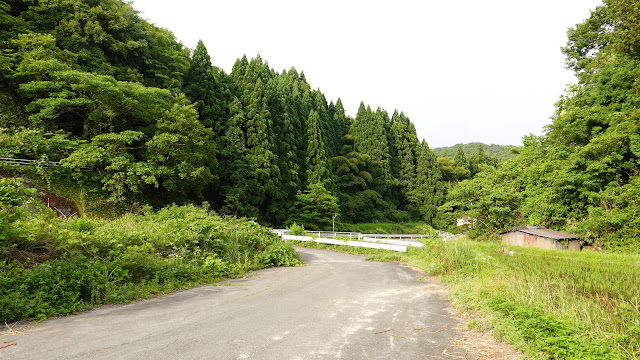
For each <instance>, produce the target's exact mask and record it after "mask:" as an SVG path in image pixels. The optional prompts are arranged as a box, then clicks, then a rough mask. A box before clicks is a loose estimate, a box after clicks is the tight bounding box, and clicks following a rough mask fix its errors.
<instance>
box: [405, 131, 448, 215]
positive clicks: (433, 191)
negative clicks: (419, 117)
mask: <svg viewBox="0 0 640 360" xmlns="http://www.w3.org/2000/svg"><path fill="white" fill-rule="evenodd" d="M413 182H414V189H413V190H412V191H411V192H410V193H409V201H410V202H411V204H412V205H413V211H415V212H416V213H418V216H420V217H421V218H422V219H424V220H425V221H426V222H427V223H429V224H433V219H434V218H435V216H436V213H437V210H438V206H439V205H441V204H442V201H443V198H444V188H443V186H442V175H441V173H440V169H439V167H438V163H437V160H436V157H435V154H434V153H433V152H432V151H431V149H429V145H427V142H426V141H424V140H423V142H422V144H420V152H419V154H418V163H417V173H416V176H415V178H414V179H413Z"/></svg>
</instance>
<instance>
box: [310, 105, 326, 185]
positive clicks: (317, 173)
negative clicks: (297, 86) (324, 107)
mask: <svg viewBox="0 0 640 360" xmlns="http://www.w3.org/2000/svg"><path fill="white" fill-rule="evenodd" d="M320 126H321V125H320V115H319V114H318V113H317V112H315V111H314V110H311V113H309V120H308V122H307V164H309V168H308V170H307V181H308V182H309V184H313V183H317V182H321V183H324V184H326V183H327V182H328V181H329V180H330V174H329V171H328V169H327V156H326V152H325V150H324V141H323V139H322V130H321V127H320Z"/></svg>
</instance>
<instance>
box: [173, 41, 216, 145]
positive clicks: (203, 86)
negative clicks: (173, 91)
mask: <svg viewBox="0 0 640 360" xmlns="http://www.w3.org/2000/svg"><path fill="white" fill-rule="evenodd" d="M216 87H217V86H216V79H215V76H214V69H213V65H212V64H211V57H210V56H209V53H208V52H207V48H206V47H205V46H204V43H203V42H202V40H199V41H198V45H197V46H196V48H195V50H194V51H193V56H192V57H191V63H190V64H189V69H187V72H186V73H185V75H184V88H183V90H184V93H185V95H187V97H188V98H189V100H191V102H193V103H194V104H196V107H197V109H198V115H199V117H200V122H202V124H204V126H207V127H210V128H213V130H214V132H215V133H216V134H219V135H222V134H223V133H224V132H223V123H224V122H225V121H226V119H225V116H226V112H225V111H224V108H225V104H224V103H223V102H222V101H221V100H220V99H218V97H217V94H216Z"/></svg>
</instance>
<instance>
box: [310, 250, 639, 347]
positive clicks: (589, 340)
mask: <svg viewBox="0 0 640 360" xmlns="http://www.w3.org/2000/svg"><path fill="white" fill-rule="evenodd" d="M302 245H303V246H304V245H305V244H302ZM323 247H325V248H333V249H339V248H338V247H332V246H323ZM342 248H344V247H342ZM340 251H344V249H340ZM351 251H352V252H356V253H369V254H370V256H369V259H370V260H374V261H404V262H407V263H409V264H411V265H413V266H416V267H418V268H420V269H422V270H424V271H425V272H426V273H428V274H431V275H439V276H440V278H441V279H442V280H443V282H445V283H447V284H448V285H449V287H450V290H451V292H450V295H451V299H452V301H453V303H454V305H456V307H458V308H459V309H461V310H462V311H471V312H473V313H476V314H480V315H482V317H481V318H480V319H476V320H473V321H471V322H470V323H469V324H468V325H469V326H470V327H475V328H478V329H480V330H486V331H492V332H493V335H494V336H496V337H498V338H500V339H504V340H505V341H507V342H509V343H511V344H512V345H513V346H514V347H515V348H517V349H519V350H522V351H523V352H524V353H525V355H527V356H528V357H530V358H535V359H638V358H640V289H639V285H638V279H640V256H637V255H622V254H608V253H595V252H590V251H583V252H581V253H576V252H568V251H567V252H561V251H545V250H538V249H525V248H519V247H503V246H502V245H500V244H496V243H486V242H474V241H469V240H458V241H451V242H443V241H441V240H439V239H431V240H429V241H428V242H427V246H426V247H424V248H412V249H409V251H408V252H407V253H394V252H386V251H376V252H375V253H374V252H368V251H366V250H357V251H353V250H351ZM509 251H513V253H512V255H510V254H509Z"/></svg>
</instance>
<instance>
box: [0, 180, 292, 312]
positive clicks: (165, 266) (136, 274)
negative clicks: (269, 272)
mask: <svg viewBox="0 0 640 360" xmlns="http://www.w3.org/2000/svg"><path fill="white" fill-rule="evenodd" d="M0 201H2V203H1V206H2V215H0V230H1V231H0V240H2V246H1V247H0V323H4V322H12V321H17V320H21V319H29V318H36V319H42V318H46V317H50V316H56V315H66V314H71V313H75V312H77V311H81V310H85V309H88V308H91V307H92V306H95V305H100V304H106V303H124V302H129V301H131V300H133V299H135V298H142V297H148V296H150V295H152V294H156V293H161V292H166V291H172V290H174V289H181V288H186V287H188V286H191V285H195V284H201V283H206V282H211V281H215V280H218V279H220V278H222V277H237V276H241V275H242V274H244V273H245V272H247V271H250V270H254V269H260V268H264V267H269V266H290V265H298V264H299V263H300V262H299V260H298V258H297V256H296V254H295V252H294V251H293V248H292V247H291V246H290V245H288V244H285V243H284V242H282V241H281V240H280V239H279V238H278V237H277V236H275V235H273V234H270V233H269V232H268V231H267V230H266V229H264V228H263V227H261V226H259V225H257V224H256V223H254V222H252V221H248V220H245V219H237V218H232V217H227V218H223V217H221V216H218V215H216V214H214V213H212V212H210V211H209V210H208V209H207V208H206V207H196V206H175V205H174V206H170V207H167V208H164V209H162V210H159V211H157V212H153V211H151V210H147V211H145V213H144V214H142V215H133V214H127V215H124V216H122V217H120V218H118V219H115V220H97V219H86V218H74V219H71V220H69V221H61V220H58V219H56V218H55V216H54V215H53V214H52V212H51V211H50V210H48V209H45V208H43V207H42V206H41V205H38V204H37V203H35V202H34V203H31V204H29V205H27V204H26V203H25V202H28V197H27V196H26V194H25V192H24V189H22V186H21V182H20V181H19V180H15V179H2V178H0Z"/></svg>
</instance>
